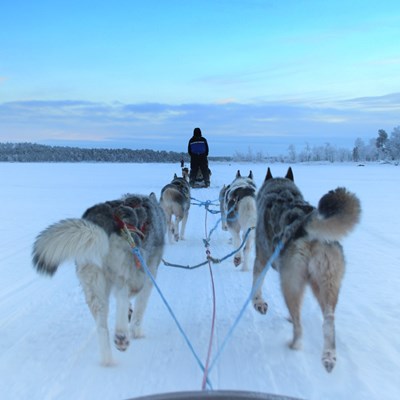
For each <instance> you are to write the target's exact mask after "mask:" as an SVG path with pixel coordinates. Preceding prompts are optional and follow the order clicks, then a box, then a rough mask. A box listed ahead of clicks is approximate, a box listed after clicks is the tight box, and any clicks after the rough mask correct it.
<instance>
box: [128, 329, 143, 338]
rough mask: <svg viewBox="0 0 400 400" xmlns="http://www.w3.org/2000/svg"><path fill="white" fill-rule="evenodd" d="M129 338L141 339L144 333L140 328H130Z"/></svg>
mask: <svg viewBox="0 0 400 400" xmlns="http://www.w3.org/2000/svg"><path fill="white" fill-rule="evenodd" d="M131 338H132V339H142V338H144V333H143V331H142V328H141V327H140V326H133V327H131Z"/></svg>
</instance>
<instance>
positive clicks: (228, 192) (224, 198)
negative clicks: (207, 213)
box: [219, 171, 257, 271]
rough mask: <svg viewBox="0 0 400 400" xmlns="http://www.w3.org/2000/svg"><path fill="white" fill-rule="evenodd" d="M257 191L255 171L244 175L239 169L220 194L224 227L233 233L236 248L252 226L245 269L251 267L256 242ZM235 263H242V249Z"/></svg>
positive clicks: (245, 254)
mask: <svg viewBox="0 0 400 400" xmlns="http://www.w3.org/2000/svg"><path fill="white" fill-rule="evenodd" d="M255 193H256V185H255V183H254V181H253V173H252V172H251V171H250V173H249V176H248V177H242V176H241V174H240V171H237V173H236V177H235V179H234V180H233V182H232V183H231V184H230V185H228V186H225V185H224V186H223V188H222V189H221V191H220V194H219V202H220V210H221V216H222V229H223V230H227V231H229V233H230V234H231V235H232V239H233V246H234V248H235V249H237V248H239V247H240V245H241V243H242V240H243V239H244V237H245V235H246V233H247V231H248V230H249V229H250V228H251V231H250V233H249V235H248V238H247V242H246V244H245V246H244V249H243V266H242V270H243V271H247V270H248V269H249V267H248V265H249V255H250V251H251V249H252V247H253V243H254V228H255V226H256V221H257V209H256V197H255ZM240 232H242V238H241V237H240ZM233 263H234V265H235V266H236V267H237V266H238V265H240V264H241V263H242V251H240V252H238V253H236V255H235V257H234V259H233Z"/></svg>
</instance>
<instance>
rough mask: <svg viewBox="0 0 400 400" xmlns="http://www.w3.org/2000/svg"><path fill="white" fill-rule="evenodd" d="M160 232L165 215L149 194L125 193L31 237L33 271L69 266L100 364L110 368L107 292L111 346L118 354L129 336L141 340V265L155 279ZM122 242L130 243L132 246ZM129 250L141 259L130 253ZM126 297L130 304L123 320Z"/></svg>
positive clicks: (145, 292)
mask: <svg viewBox="0 0 400 400" xmlns="http://www.w3.org/2000/svg"><path fill="white" fill-rule="evenodd" d="M124 232H125V234H126V237H124V235H123V233H124ZM127 232H129V233H130V234H127ZM165 232H166V224H165V216H164V213H163V211H162V209H161V207H160V206H159V204H158V201H157V199H156V196H155V194H154V193H152V194H150V196H142V195H134V194H127V195H125V196H123V197H122V198H121V199H120V200H113V201H107V202H105V203H100V204H97V205H95V206H93V207H91V208H89V209H88V210H86V212H85V213H84V214H83V216H82V218H70V219H64V220H61V221H59V222H57V223H55V224H53V225H50V226H49V227H48V228H46V229H45V230H44V231H43V232H41V233H40V234H39V235H38V236H37V238H36V241H35V243H34V245H33V251H32V258H33V264H34V267H35V268H36V270H37V272H39V273H42V274H46V275H50V276H52V275H53V274H55V272H56V271H57V269H58V267H59V265H60V264H62V263H63V262H65V261H67V260H74V261H75V264H76V272H77V276H78V278H79V281H80V283H81V285H82V287H83V291H84V293H85V297H86V302H87V304H88V306H89V309H90V311H91V313H92V315H93V317H94V320H95V322H96V327H97V334H98V339H99V345H100V355H101V363H102V364H103V365H111V364H112V355H111V347H110V339H109V331H108V323H107V319H108V308H109V297H110V293H111V291H112V290H113V291H114V293H115V297H116V327H115V334H114V343H115V346H116V347H117V349H118V350H121V351H125V350H126V349H127V348H128V346H129V337H130V336H131V337H132V338H139V337H142V336H143V333H142V318H143V314H144V312H145V309H146V306H147V302H148V299H149V296H150V292H151V289H152V283H151V280H150V279H149V278H148V277H147V276H146V273H145V271H144V270H143V266H142V265H141V261H143V260H144V261H145V263H146V265H147V267H148V268H149V270H150V271H151V273H152V275H153V276H156V274H157V269H158V265H159V263H160V261H161V257H162V253H163V249H164V240H165ZM127 239H133V241H134V244H133V243H131V244H129V242H128V240H127ZM134 245H136V246H137V248H138V249H139V250H140V255H141V256H142V258H140V257H138V253H134V252H133V251H132V246H134ZM132 296H136V299H135V305H134V309H133V311H132V315H131V318H129V317H128V314H129V308H130V303H129V299H130V297H132Z"/></svg>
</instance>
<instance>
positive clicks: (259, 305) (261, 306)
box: [253, 301, 268, 315]
mask: <svg viewBox="0 0 400 400" xmlns="http://www.w3.org/2000/svg"><path fill="white" fill-rule="evenodd" d="M253 305H254V308H255V309H256V311H258V312H259V313H260V314H263V315H264V314H266V313H267V311H268V303H266V302H264V301H258V302H254V303H253Z"/></svg>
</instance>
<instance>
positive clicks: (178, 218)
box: [171, 215, 182, 242]
mask: <svg viewBox="0 0 400 400" xmlns="http://www.w3.org/2000/svg"><path fill="white" fill-rule="evenodd" d="M181 221H182V217H181V216H180V215H175V220H174V222H173V224H172V225H171V226H172V235H173V237H174V239H175V242H177V241H179V223H180V222H181Z"/></svg>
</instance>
